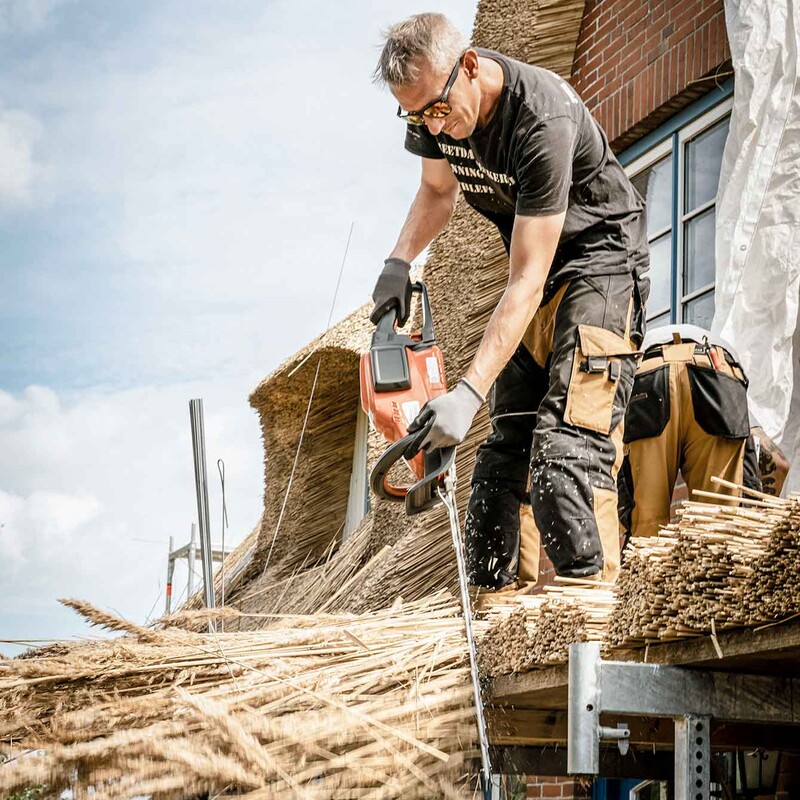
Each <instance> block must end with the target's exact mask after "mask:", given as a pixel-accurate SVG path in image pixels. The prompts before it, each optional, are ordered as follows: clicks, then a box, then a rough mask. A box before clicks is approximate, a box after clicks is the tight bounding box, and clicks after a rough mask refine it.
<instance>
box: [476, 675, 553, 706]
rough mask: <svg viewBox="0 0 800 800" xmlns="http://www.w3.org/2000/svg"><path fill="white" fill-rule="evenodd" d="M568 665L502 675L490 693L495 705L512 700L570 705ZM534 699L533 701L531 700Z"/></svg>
mask: <svg viewBox="0 0 800 800" xmlns="http://www.w3.org/2000/svg"><path fill="white" fill-rule="evenodd" d="M567 679H568V670H567V665H566V664H562V665H559V666H557V667H547V668H546V669H537V670H533V671H532V672H520V673H517V674H514V675H501V676H499V677H497V678H494V679H493V680H492V681H491V682H490V684H489V686H488V694H489V696H490V697H491V698H492V702H493V703H494V704H495V705H503V704H506V703H512V702H513V704H516V705H531V706H532V707H534V708H566V704H567ZM528 700H530V701H531V702H527V701H528Z"/></svg>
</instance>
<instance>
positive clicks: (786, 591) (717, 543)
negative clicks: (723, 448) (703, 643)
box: [608, 482, 800, 646]
mask: <svg viewBox="0 0 800 800" xmlns="http://www.w3.org/2000/svg"><path fill="white" fill-rule="evenodd" d="M720 483H721V482H720ZM728 486H729V488H739V489H741V488H742V487H733V486H732V485H730V484H728ZM743 491H744V492H745V493H746V492H747V490H743ZM698 494H699V495H701V496H705V497H706V498H707V499H709V500H712V501H716V502H708V503H706V502H695V501H692V502H687V503H685V504H684V506H683V508H682V509H681V510H680V511H679V515H680V516H679V519H678V521H677V522H676V523H673V524H671V525H669V526H666V527H665V528H662V530H661V531H660V533H659V535H658V536H656V537H653V538H641V539H636V538H634V539H633V540H632V541H631V543H630V544H629V545H628V547H627V549H626V554H625V555H626V558H625V563H624V564H623V568H622V572H621V575H620V579H619V581H618V583H617V586H616V593H617V600H618V611H617V613H615V615H614V617H613V620H612V622H611V625H610V627H609V632H608V643H609V644H611V645H615V646H618V645H624V646H635V645H638V644H644V643H647V642H651V641H662V640H670V639H676V638H682V637H687V636H697V635H707V634H712V635H716V633H717V632H718V631H721V630H725V629H728V628H734V627H740V626H743V625H754V624H759V623H762V622H766V621H774V620H778V619H782V618H784V617H787V616H790V615H793V614H796V613H798V611H800V585H798V582H797V578H798V576H799V575H800V572H799V571H798V563H797V562H798V556H799V555H800V500H799V499H798V498H796V497H794V498H791V499H789V500H782V499H780V498H774V497H771V496H768V495H761V494H758V493H754V492H750V495H751V496H750V497H748V496H746V495H745V496H744V497H741V498H733V499H731V498H730V497H728V496H722V495H716V494H714V493H713V492H700V493H698ZM753 495H756V496H753ZM722 503H725V504H722Z"/></svg>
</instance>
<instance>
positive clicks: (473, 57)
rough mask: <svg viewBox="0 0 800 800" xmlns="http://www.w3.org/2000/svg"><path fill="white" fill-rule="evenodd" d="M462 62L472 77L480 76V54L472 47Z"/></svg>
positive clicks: (466, 52)
mask: <svg viewBox="0 0 800 800" xmlns="http://www.w3.org/2000/svg"><path fill="white" fill-rule="evenodd" d="M462 63H463V64H464V68H465V69H466V70H467V75H468V76H469V77H470V79H472V80H474V79H475V78H477V77H478V54H477V53H476V52H475V51H474V50H473V49H472V48H470V49H469V50H467V51H465V53H464V55H463V57H462Z"/></svg>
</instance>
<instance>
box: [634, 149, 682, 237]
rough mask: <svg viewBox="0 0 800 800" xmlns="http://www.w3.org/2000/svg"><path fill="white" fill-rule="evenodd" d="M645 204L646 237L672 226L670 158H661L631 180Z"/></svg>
mask: <svg viewBox="0 0 800 800" xmlns="http://www.w3.org/2000/svg"><path fill="white" fill-rule="evenodd" d="M632 183H633V185H634V186H635V187H636V190H637V191H638V192H639V194H640V195H641V196H642V197H643V198H644V200H645V202H646V203H647V235H648V237H650V236H653V235H655V234H656V233H658V232H659V231H663V230H664V228H669V227H670V226H671V225H672V156H671V155H670V156H667V157H666V158H662V159H661V161H658V162H656V163H655V164H653V166H652V167H648V168H647V169H645V170H643V171H642V172H640V173H639V174H638V175H636V176H635V177H634V178H633V180H632Z"/></svg>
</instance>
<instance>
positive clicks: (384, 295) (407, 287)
mask: <svg viewBox="0 0 800 800" xmlns="http://www.w3.org/2000/svg"><path fill="white" fill-rule="evenodd" d="M383 265H384V266H383V272H381V274H380V275H379V276H378V282H377V283H376V284H375V289H374V290H373V292H372V299H373V300H374V301H375V307H374V308H373V309H372V313H371V314H370V315H369V318H370V320H371V322H372V323H373V324H374V325H377V324H378V322H380V319H381V317H382V316H383V315H384V314H385V313H386V312H387V311H388V310H389V309H390V308H392V307H397V324H398V325H400V327H402V326H403V325H405V324H406V322H407V321H408V313H409V311H410V309H411V278H409V272H410V271H411V264H409V263H408V261H403V259H402V258H387V259H386V261H384V262H383Z"/></svg>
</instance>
